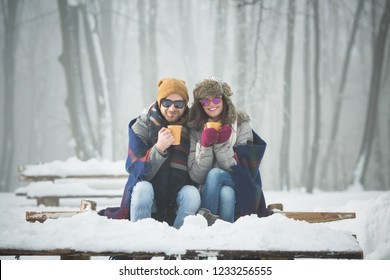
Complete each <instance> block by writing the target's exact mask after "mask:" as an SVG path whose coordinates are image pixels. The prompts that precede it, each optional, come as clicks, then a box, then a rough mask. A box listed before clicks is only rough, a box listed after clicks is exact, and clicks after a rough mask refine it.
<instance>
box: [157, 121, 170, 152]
mask: <svg viewBox="0 0 390 280" xmlns="http://www.w3.org/2000/svg"><path fill="white" fill-rule="evenodd" d="M174 141H175V138H173V135H172V133H171V131H170V130H169V129H168V128H166V127H163V128H161V129H160V131H159V132H158V139H157V143H156V144H155V146H156V148H157V149H158V150H159V151H160V152H162V153H163V152H165V151H166V149H168V148H169V147H170V146H171V145H172V144H173V142H174Z"/></svg>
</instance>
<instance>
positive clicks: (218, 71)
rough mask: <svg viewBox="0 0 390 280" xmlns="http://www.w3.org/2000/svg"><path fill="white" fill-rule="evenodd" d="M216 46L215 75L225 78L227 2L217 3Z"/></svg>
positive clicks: (214, 56) (214, 52)
mask: <svg viewBox="0 0 390 280" xmlns="http://www.w3.org/2000/svg"><path fill="white" fill-rule="evenodd" d="M215 11H216V15H215V29H214V44H213V73H214V75H216V76H217V77H220V78H223V77H224V76H225V65H226V63H225V61H226V43H227V25H226V24H227V2H226V1H225V0H218V1H216V8H215Z"/></svg>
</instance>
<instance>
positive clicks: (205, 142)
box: [99, 78, 272, 229]
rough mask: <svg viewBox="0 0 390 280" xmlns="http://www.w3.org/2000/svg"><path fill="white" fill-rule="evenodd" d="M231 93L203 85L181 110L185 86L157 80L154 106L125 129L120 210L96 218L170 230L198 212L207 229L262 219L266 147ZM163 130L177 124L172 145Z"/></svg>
mask: <svg viewBox="0 0 390 280" xmlns="http://www.w3.org/2000/svg"><path fill="white" fill-rule="evenodd" d="M232 95H233V93H232V91H231V89H230V86H229V85H228V84H227V83H225V82H223V81H221V80H219V79H216V78H210V79H205V80H203V81H201V82H199V83H198V84H196V86H195V89H194V91H193V98H194V102H193V105H192V106H191V108H189V107H188V101H189V96H188V90H187V87H186V85H185V82H184V81H182V80H178V79H173V78H166V79H161V80H160V81H159V82H158V91H157V101H156V102H155V103H154V104H152V105H151V107H150V108H149V109H148V112H147V113H146V114H142V115H140V116H139V117H138V118H136V119H134V120H132V121H131V122H130V124H129V129H128V133H129V147H128V156H127V160H126V170H127V172H128V173H129V177H128V181H127V183H126V186H125V189H124V192H123V197H122V202H121V205H120V207H112V208H106V209H103V210H101V211H99V214H100V215H102V216H107V217H108V218H113V219H129V220H131V221H133V222H136V221H138V220H141V219H145V218H151V217H153V218H154V219H156V220H158V221H165V222H167V223H168V224H169V225H171V226H173V227H175V228H177V229H178V228H180V227H181V226H182V225H183V223H184V218H185V217H186V216H188V215H196V214H201V215H203V216H204V217H205V218H206V220H207V222H208V225H212V224H213V223H214V221H215V219H217V218H220V219H222V220H225V221H228V222H232V223H233V222H234V221H235V220H236V219H238V218H239V217H241V216H244V215H250V214H257V215H258V216H259V217H264V216H268V215H270V214H271V213H272V212H270V211H269V210H267V208H266V204H265V199H264V195H263V191H262V185H261V177H260V171H259V166H260V162H261V159H262V157H263V154H264V151H265V147H266V143H265V142H264V141H263V140H262V139H261V138H260V137H259V136H258V135H257V134H256V133H255V132H254V131H253V130H252V128H251V127H250V125H249V117H248V115H247V114H245V113H244V112H239V111H237V110H236V108H235V106H234V104H233V102H232V100H231V99H230V97H231V96H232ZM209 122H214V123H215V122H216V123H219V127H217V128H214V127H209V126H208V125H207V123H209ZM169 125H180V126H181V138H180V143H179V144H174V140H175V138H174V136H173V134H172V131H171V130H170V129H169V128H168V126H169Z"/></svg>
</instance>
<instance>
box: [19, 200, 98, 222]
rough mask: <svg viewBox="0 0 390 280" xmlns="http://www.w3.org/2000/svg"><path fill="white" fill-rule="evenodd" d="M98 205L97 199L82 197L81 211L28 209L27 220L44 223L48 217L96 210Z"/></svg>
mask: <svg viewBox="0 0 390 280" xmlns="http://www.w3.org/2000/svg"><path fill="white" fill-rule="evenodd" d="M96 206H97V203H96V201H93V200H85V199H82V200H81V202H80V211H39V212H37V211H27V212H26V221H28V222H40V223H43V222H45V221H46V220H47V219H59V218H70V217H72V216H74V215H77V214H80V213H82V212H84V211H96Z"/></svg>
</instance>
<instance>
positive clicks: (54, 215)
mask: <svg viewBox="0 0 390 280" xmlns="http://www.w3.org/2000/svg"><path fill="white" fill-rule="evenodd" d="M82 212H84V211H41V212H36V211H27V212H26V221H27V222H40V223H43V222H45V221H46V220H47V219H59V218H70V217H73V216H74V215H77V214H80V213H82Z"/></svg>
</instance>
